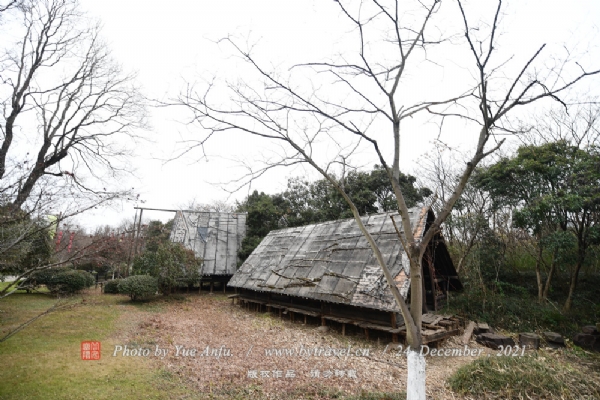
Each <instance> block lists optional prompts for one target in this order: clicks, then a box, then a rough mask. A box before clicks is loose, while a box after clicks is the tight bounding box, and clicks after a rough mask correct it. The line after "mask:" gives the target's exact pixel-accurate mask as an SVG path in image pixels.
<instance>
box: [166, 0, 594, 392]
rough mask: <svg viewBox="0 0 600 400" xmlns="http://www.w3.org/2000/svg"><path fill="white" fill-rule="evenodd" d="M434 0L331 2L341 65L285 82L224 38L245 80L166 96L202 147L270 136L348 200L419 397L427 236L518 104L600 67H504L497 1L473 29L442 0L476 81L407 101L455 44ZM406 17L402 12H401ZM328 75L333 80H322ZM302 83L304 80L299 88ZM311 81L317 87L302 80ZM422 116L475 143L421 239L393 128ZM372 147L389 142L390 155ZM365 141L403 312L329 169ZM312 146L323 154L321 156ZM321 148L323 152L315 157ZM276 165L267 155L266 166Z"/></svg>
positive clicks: (458, 7)
mask: <svg viewBox="0 0 600 400" xmlns="http://www.w3.org/2000/svg"><path fill="white" fill-rule="evenodd" d="M440 3H441V2H440V1H437V0H433V1H428V2H416V3H415V4H412V3H411V4H408V3H407V2H400V1H385V2H384V1H379V0H371V1H361V2H359V3H358V4H356V3H353V2H346V1H337V2H336V4H337V5H338V6H339V10H340V14H341V15H342V16H344V17H346V18H347V22H348V23H349V24H350V25H351V26H352V27H353V28H354V30H353V34H354V35H355V36H354V37H355V38H356V47H355V49H356V50H355V51H354V52H347V53H346V54H344V55H343V56H342V57H339V59H338V61H326V62H309V63H307V64H303V65H297V66H295V67H294V68H291V69H290V71H291V72H290V76H289V77H286V76H284V75H282V74H281V73H279V72H278V71H270V70H269V69H267V67H266V66H264V64H266V63H265V62H262V61H261V60H259V59H257V58H256V57H255V56H254V54H252V53H251V51H250V50H247V49H246V48H244V47H242V46H241V45H239V44H238V43H237V42H236V41H234V40H233V39H231V38H228V39H225V40H224V41H223V42H227V43H229V44H231V46H232V48H233V51H234V52H235V53H236V54H237V56H238V57H239V58H241V59H243V60H245V61H246V62H247V65H248V67H249V68H248V70H247V73H248V75H247V76H244V77H243V80H240V81H235V82H225V84H224V85H223V86H221V85H220V84H219V83H220V82H217V81H212V82H211V83H210V84H209V85H207V86H206V87H203V88H196V87H194V86H188V88H187V89H186V91H185V92H184V93H182V94H181V96H180V98H179V99H178V100H177V101H176V102H175V104H179V105H183V106H185V107H187V108H188V109H189V110H190V111H191V112H192V113H193V114H194V118H193V121H194V122H198V123H199V125H200V127H201V128H202V131H203V136H202V138H200V139H199V140H198V142H199V143H201V145H202V146H203V147H204V146H206V145H207V143H208V142H207V140H208V139H209V138H210V137H211V136H213V135H216V134H222V133H224V132H232V131H233V132H239V133H240V134H242V133H244V134H250V135H254V136H255V137H256V138H257V139H261V140H266V141H270V142H271V143H273V144H274V145H276V146H278V148H279V149H281V153H280V156H281V159H280V165H282V166H284V165H292V164H297V163H306V164H308V165H310V166H311V167H312V168H314V169H315V170H316V171H317V172H319V173H320V174H321V176H322V177H323V178H324V179H326V180H327V181H328V182H329V183H330V184H331V186H333V187H334V188H335V189H336V191H337V192H338V193H339V195H340V196H341V197H342V198H343V199H344V200H345V201H346V203H347V204H348V206H349V207H350V210H351V212H352V215H353V217H354V219H355V221H356V224H357V225H358V227H359V229H360V230H361V232H362V233H363V235H364V236H365V238H366V240H367V242H368V243H369V245H370V247H371V249H372V251H373V255H374V257H375V259H376V260H377V262H378V264H379V266H380V267H381V269H382V271H383V274H384V276H385V278H386V280H387V282H388V284H389V288H390V290H391V292H392V294H393V295H394V298H395V300H396V303H397V305H398V308H399V309H400V311H401V313H402V316H403V318H404V321H405V323H406V327H407V339H408V343H409V345H410V349H409V351H408V353H407V354H408V357H407V359H408V378H407V379H408V384H407V394H408V398H409V399H425V359H424V357H423V356H422V355H420V353H419V350H420V346H421V344H422V338H421V317H422V314H421V313H422V301H423V292H422V287H423V284H422V276H421V275H422V267H421V261H422V257H423V254H424V252H425V250H426V247H427V245H428V243H429V241H430V240H431V239H432V237H433V235H435V234H436V233H437V232H439V230H440V227H441V224H442V223H443V222H444V221H445V220H446V218H448V216H449V215H450V213H451V212H452V209H453V207H454V206H455V204H456V202H457V201H458V200H459V198H460V197H461V195H462V193H463V191H464V189H465V187H466V185H467V183H468V181H469V179H470V178H471V175H472V173H473V171H474V170H475V168H476V167H477V166H478V165H479V163H480V162H481V161H482V160H484V159H485V158H486V157H487V156H489V155H490V154H492V153H494V152H495V151H496V150H497V149H498V148H500V146H501V145H502V143H503V140H501V139H499V138H498V136H497V134H498V133H506V132H510V130H508V129H506V128H505V126H506V125H505V124H507V123H508V120H507V119H508V117H509V116H510V115H511V114H512V113H513V112H514V110H515V109H517V108H519V107H520V106H524V105H528V104H531V103H534V102H537V101H539V100H541V99H544V98H549V99H554V100H557V99H559V96H560V95H561V94H562V93H563V92H565V91H566V89H567V88H569V87H571V86H572V85H573V84H575V83H577V82H578V81H580V80H581V79H583V78H585V77H587V76H590V75H594V74H597V73H598V72H599V71H590V72H588V71H587V70H585V69H584V67H581V68H577V69H570V68H566V67H565V68H563V67H564V65H563V64H560V63H559V64H560V67H556V69H551V70H548V69H547V68H546V66H545V65H543V63H541V64H539V63H538V58H540V54H541V53H542V51H543V49H544V47H545V45H542V46H541V47H540V48H539V50H537V51H536V52H534V53H533V54H532V55H528V58H527V59H526V61H524V62H523V64H521V65H519V66H517V67H516V72H514V71H515V70H512V72H511V70H509V68H508V67H507V65H508V64H509V61H510V60H509V61H507V60H505V59H498V57H495V56H496V50H497V49H498V43H497V42H498V39H499V38H500V37H501V35H500V34H499V23H500V15H501V14H502V12H503V7H502V1H498V3H497V7H496V9H495V11H494V12H491V13H490V18H488V19H487V21H485V22H483V21H482V22H481V23H479V24H471V22H470V21H469V14H468V10H466V9H465V7H463V2H461V1H457V2H456V3H450V4H451V5H453V7H454V10H455V18H456V19H457V20H458V21H460V24H462V26H463V27H464V31H463V37H464V41H463V42H462V44H463V45H465V46H466V50H467V51H468V52H469V53H470V56H471V58H472V64H471V66H470V72H471V76H474V77H476V79H475V80H476V82H475V83H474V84H473V85H472V86H471V84H467V85H465V86H464V87H463V89H462V91H460V92H458V93H456V94H455V95H452V96H449V98H437V97H435V96H434V97H432V98H429V99H424V100H419V99H417V100H415V101H414V102H413V99H412V98H409V97H408V91H407V90H405V86H406V85H407V82H409V81H410V80H411V79H414V78H415V76H417V75H418V74H420V73H423V72H424V73H427V71H426V69H425V68H423V64H424V63H425V62H433V63H435V60H433V59H431V58H430V56H431V57H435V55H436V54H438V53H436V52H432V53H430V52H429V50H430V49H431V50H433V49H434V48H435V46H437V45H440V44H451V43H456V41H454V40H452V41H445V40H444V39H446V38H444V37H441V34H440V30H438V29H436V26H435V22H434V20H435V17H436V14H437V12H438V11H439V7H440ZM405 12H406V14H405ZM408 15H410V17H406V18H405V16H408ZM455 50H457V51H452V53H453V54H456V55H457V57H460V58H461V59H460V60H456V62H459V61H460V62H462V59H463V56H464V53H462V52H460V51H458V50H460V49H455ZM450 62H453V61H450ZM538 64H539V65H538ZM538 67H539V68H538ZM299 71H302V72H303V73H304V74H305V75H301V73H300V72H299ZM541 71H544V72H543V73H542V72H541ZM327 77H329V78H331V79H330V80H329V81H327V80H326V79H327ZM497 77H498V79H496V78H497ZM304 79H305V80H306V82H307V84H306V85H303V84H302V82H303V80H304ZM311 79H312V80H314V81H315V82H319V84H318V85H311V84H310V82H311ZM315 87H316V88H315ZM219 91H220V92H219ZM325 91H326V93H325ZM214 92H219V96H218V97H214V96H213V93H214ZM225 94H226V95H228V96H230V101H229V102H227V103H225V104H223V103H222V100H217V98H218V99H223V95H225ZM336 96H339V97H336ZM465 110H468V111H465ZM469 111H470V112H469ZM421 112H428V113H429V114H431V115H433V116H437V117H439V118H440V129H441V130H444V128H445V125H444V124H443V120H444V119H446V118H451V117H460V118H463V119H464V121H468V123H467V125H468V126H469V128H470V129H472V132H473V133H474V136H475V140H474V146H473V147H472V148H471V150H470V154H469V157H468V161H467V163H466V165H464V166H462V168H461V169H462V171H461V172H460V174H459V179H458V180H457V181H456V182H455V186H454V188H453V189H452V191H451V193H450V194H449V196H448V197H447V198H445V199H443V203H442V204H441V206H440V207H439V212H438V215H437V217H436V219H435V221H434V222H433V223H432V224H431V226H430V228H429V230H428V231H427V232H426V233H425V234H424V236H423V237H422V238H419V237H415V236H414V234H413V230H412V227H411V225H410V218H409V212H408V205H407V200H406V194H405V193H404V191H403V189H402V187H401V186H400V182H399V180H400V173H401V171H400V143H401V141H400V139H401V135H402V134H409V133H408V132H403V131H402V130H401V126H402V121H406V120H407V119H408V118H412V117H414V116H415V115H417V114H418V113H421ZM381 143H392V153H393V155H392V156H391V157H390V156H389V155H388V153H387V152H386V151H385V150H383V149H384V147H383V146H382V145H381ZM363 145H364V147H365V148H364V149H363V147H361V150H362V151H363V154H364V152H365V151H366V148H368V149H369V150H370V151H372V155H373V157H374V159H376V160H377V162H378V163H379V164H380V165H381V166H382V168H383V170H384V171H385V173H386V176H387V177H388V179H389V181H390V185H391V187H392V188H393V192H394V195H395V199H396V206H397V209H398V211H399V213H400V215H401V217H402V221H401V222H400V224H401V230H402V231H403V232H402V234H400V235H399V240H400V241H401V243H402V245H403V247H404V249H405V251H406V255H407V257H408V259H409V261H410V279H411V291H410V304H411V307H410V309H409V308H408V306H407V303H406V301H405V300H404V298H403V297H402V296H401V295H400V292H399V290H398V289H397V287H396V284H395V282H394V280H393V277H392V275H391V274H390V272H389V270H388V268H387V266H386V264H385V261H384V259H383V257H382V254H381V251H380V249H379V248H378V246H377V244H376V243H375V240H374V239H373V237H372V236H371V234H370V233H369V231H368V230H367V228H366V227H365V226H364V224H363V222H362V220H361V218H360V213H361V210H359V209H358V207H356V205H355V204H354V201H353V199H352V198H351V197H350V195H349V194H348V192H347V191H346V188H345V186H343V185H342V182H340V181H339V180H338V178H337V177H336V175H335V173H334V171H333V166H334V165H339V166H341V168H342V169H343V170H347V169H348V167H351V164H350V162H351V160H352V159H353V156H355V155H356V151H357V149H358V148H359V147H360V146H363ZM317 148H320V149H322V150H323V152H321V153H319V152H318V151H317ZM332 148H335V149H337V153H335V154H332V150H331V149H332ZM325 149H327V150H329V151H326V150H325ZM323 154H328V155H327V156H325V157H324V156H323ZM273 166H274V163H273V161H271V162H270V164H269V165H267V166H266V167H265V168H267V169H269V168H273ZM262 172H264V171H261V173H262Z"/></svg>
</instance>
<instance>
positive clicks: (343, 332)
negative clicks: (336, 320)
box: [342, 324, 346, 336]
mask: <svg viewBox="0 0 600 400" xmlns="http://www.w3.org/2000/svg"><path fill="white" fill-rule="evenodd" d="M342 336H346V324H342Z"/></svg>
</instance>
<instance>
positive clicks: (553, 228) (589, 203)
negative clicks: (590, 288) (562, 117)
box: [477, 141, 600, 310]
mask: <svg viewBox="0 0 600 400" xmlns="http://www.w3.org/2000/svg"><path fill="white" fill-rule="evenodd" d="M477 180H478V183H479V184H480V185H481V186H482V187H483V188H485V189H486V190H488V191H489V192H490V193H491V195H492V197H494V198H495V200H496V201H498V202H502V203H505V204H509V205H511V206H513V207H515V208H516V211H515V212H514V221H515V225H516V226H517V227H521V228H526V229H528V230H529V231H531V232H532V234H533V236H534V237H535V238H536V241H537V248H538V252H537V260H536V276H537V285H538V299H539V300H540V301H541V300H544V299H545V298H546V296H547V294H548V291H549V287H550V283H551V280H552V276H553V274H554V272H555V268H556V257H557V255H558V250H559V247H560V246H561V245H562V244H568V240H564V235H561V233H569V235H570V236H572V237H573V239H574V240H573V242H574V243H575V244H576V252H575V253H576V257H575V260H574V265H572V267H571V268H570V284H569V294H568V296H567V300H566V302H565V306H564V308H565V310H570V308H571V304H572V299H573V294H574V292H575V288H576V285H577V279H578V276H579V272H580V270H581V267H582V266H583V264H584V262H585V260H586V255H587V252H588V249H589V247H590V246H591V245H593V244H596V243H599V242H600V225H599V224H598V217H599V216H600V152H599V151H598V148H596V147H588V148H585V149H580V148H579V147H578V146H576V145H571V144H569V143H567V142H566V141H559V142H554V143H547V144H544V145H540V146H533V145H531V146H522V147H520V148H519V150H518V152H517V154H516V155H515V156H514V157H512V158H504V159H502V160H500V161H499V162H497V163H496V164H494V165H492V166H490V167H489V168H487V169H485V170H484V171H483V172H482V173H481V174H480V175H479V176H478V179H477ZM567 239H568V238H567ZM545 246H546V247H550V250H551V252H552V253H553V256H552V258H553V261H552V262H551V266H550V269H549V271H548V273H547V278H546V282H545V283H544V281H543V279H542V272H541V265H542V263H543V250H544V247H545Z"/></svg>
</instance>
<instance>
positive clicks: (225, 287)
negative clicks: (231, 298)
mask: <svg viewBox="0 0 600 400" xmlns="http://www.w3.org/2000/svg"><path fill="white" fill-rule="evenodd" d="M226 290H227V284H226V283H225V282H223V293H227V292H226Z"/></svg>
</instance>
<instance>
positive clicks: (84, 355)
mask: <svg viewBox="0 0 600 400" xmlns="http://www.w3.org/2000/svg"><path fill="white" fill-rule="evenodd" d="M81 359H82V360H99V359H100V342H94V341H86V342H81Z"/></svg>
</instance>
